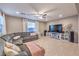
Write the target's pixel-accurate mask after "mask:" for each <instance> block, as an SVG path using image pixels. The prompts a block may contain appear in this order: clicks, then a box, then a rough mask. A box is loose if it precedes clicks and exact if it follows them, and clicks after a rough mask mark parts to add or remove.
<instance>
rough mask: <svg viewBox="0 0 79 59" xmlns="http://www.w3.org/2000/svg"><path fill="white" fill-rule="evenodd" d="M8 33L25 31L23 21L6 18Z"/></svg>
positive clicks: (16, 18) (11, 17)
mask: <svg viewBox="0 0 79 59" xmlns="http://www.w3.org/2000/svg"><path fill="white" fill-rule="evenodd" d="M5 19H6V31H7V33H14V32H21V31H23V21H22V19H21V18H18V17H13V16H6V17H5Z"/></svg>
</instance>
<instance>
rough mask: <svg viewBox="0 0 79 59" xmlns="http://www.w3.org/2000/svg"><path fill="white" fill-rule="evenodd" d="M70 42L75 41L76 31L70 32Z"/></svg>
mask: <svg viewBox="0 0 79 59" xmlns="http://www.w3.org/2000/svg"><path fill="white" fill-rule="evenodd" d="M70 42H73V43H74V32H73V31H71V32H70Z"/></svg>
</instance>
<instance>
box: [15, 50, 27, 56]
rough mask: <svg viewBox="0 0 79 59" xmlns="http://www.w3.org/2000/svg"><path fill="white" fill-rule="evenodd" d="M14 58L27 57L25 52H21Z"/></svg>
mask: <svg viewBox="0 0 79 59" xmlns="http://www.w3.org/2000/svg"><path fill="white" fill-rule="evenodd" d="M15 56H28V54H27V52H25V51H22V52H20V53H19V54H17V55H15Z"/></svg>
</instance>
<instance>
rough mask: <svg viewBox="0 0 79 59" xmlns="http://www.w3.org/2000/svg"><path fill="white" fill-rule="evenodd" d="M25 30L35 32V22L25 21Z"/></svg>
mask: <svg viewBox="0 0 79 59" xmlns="http://www.w3.org/2000/svg"><path fill="white" fill-rule="evenodd" d="M27 32H36V23H35V22H28V23H27Z"/></svg>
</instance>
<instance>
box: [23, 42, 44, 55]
mask: <svg viewBox="0 0 79 59" xmlns="http://www.w3.org/2000/svg"><path fill="white" fill-rule="evenodd" d="M24 45H26V46H27V47H28V49H29V51H30V52H31V54H32V56H44V54H45V50H44V48H42V47H40V46H39V45H37V44H36V43H34V42H27V43H24Z"/></svg>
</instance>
